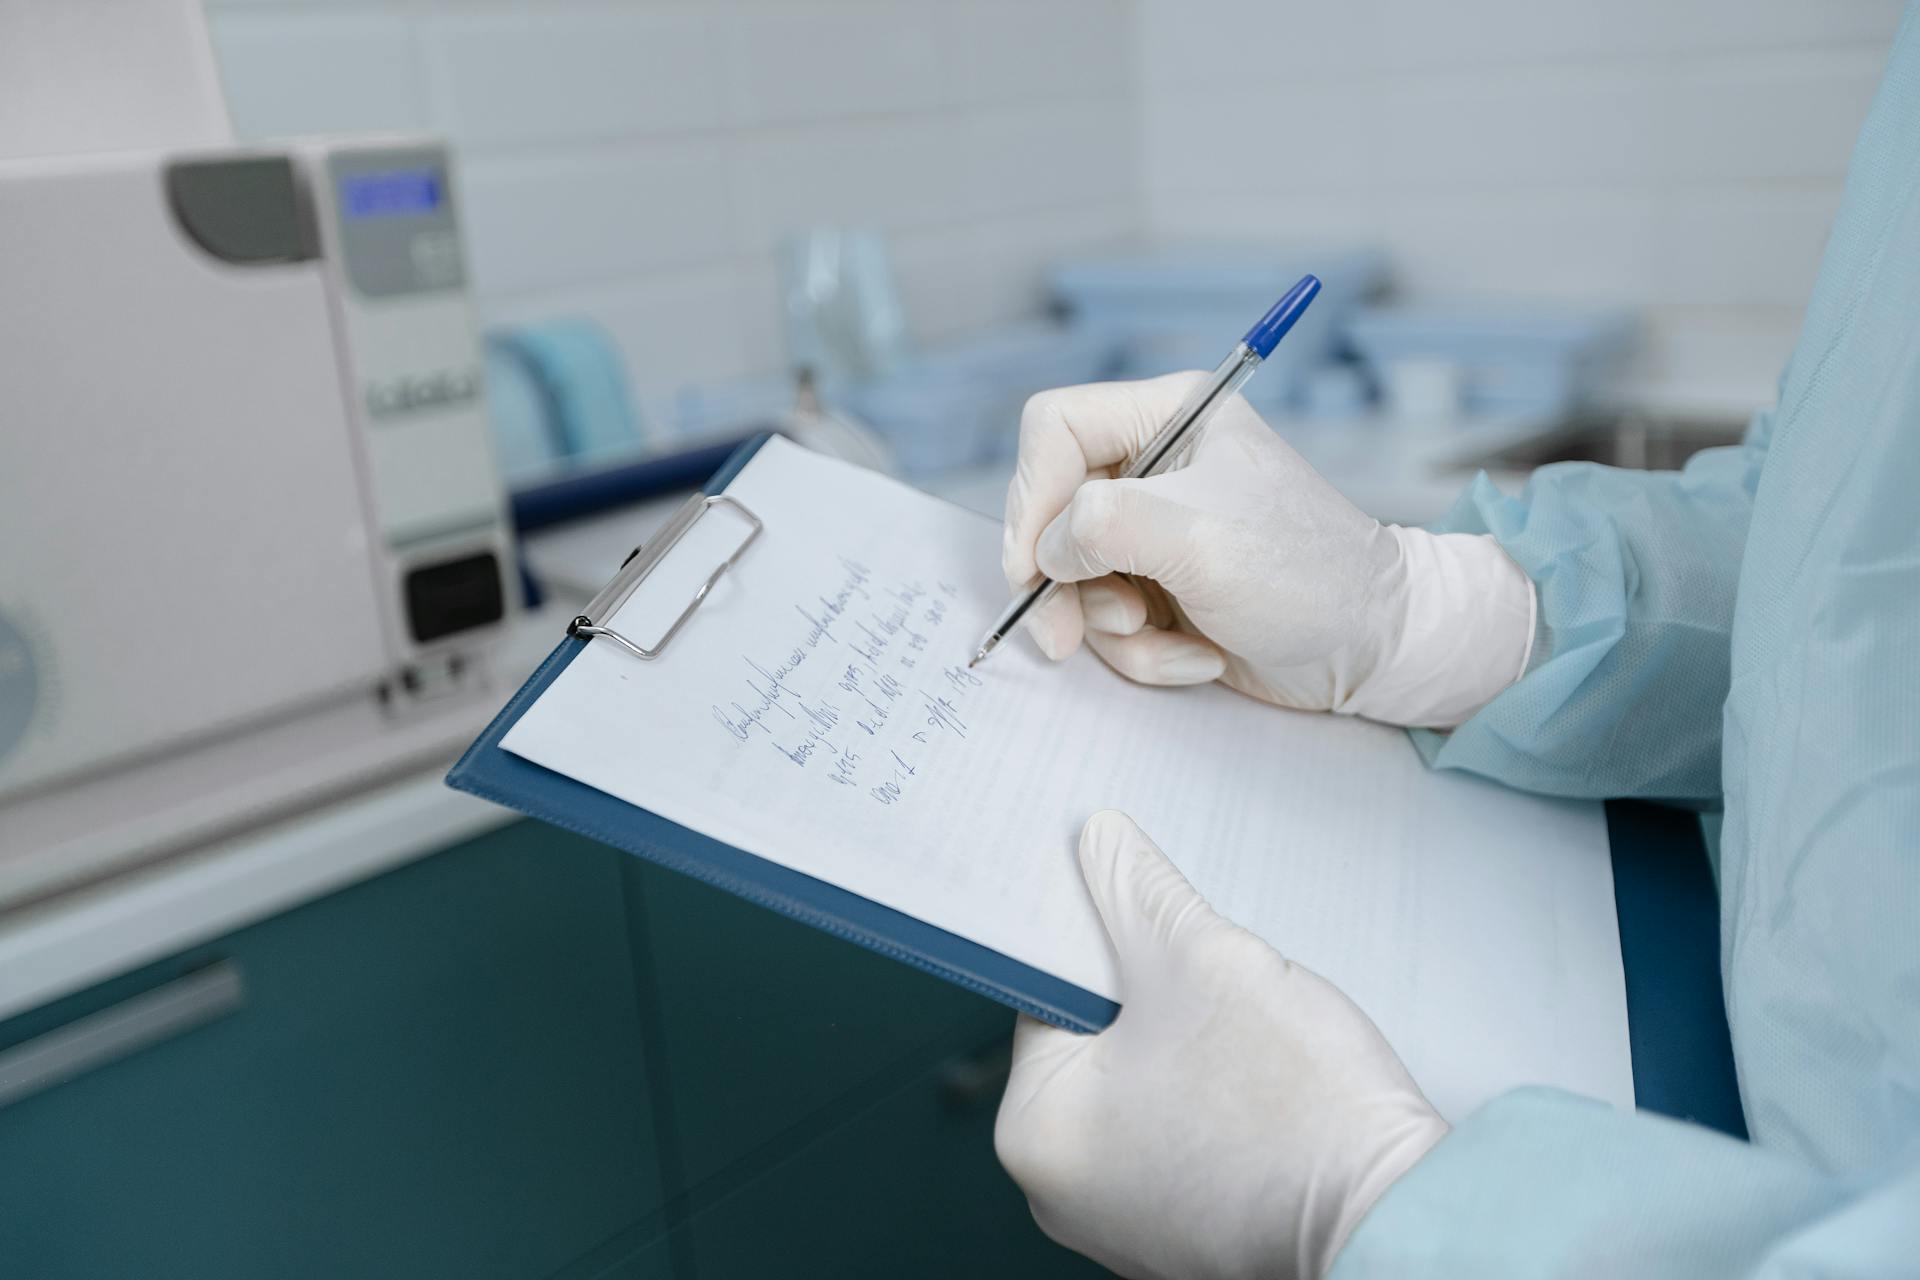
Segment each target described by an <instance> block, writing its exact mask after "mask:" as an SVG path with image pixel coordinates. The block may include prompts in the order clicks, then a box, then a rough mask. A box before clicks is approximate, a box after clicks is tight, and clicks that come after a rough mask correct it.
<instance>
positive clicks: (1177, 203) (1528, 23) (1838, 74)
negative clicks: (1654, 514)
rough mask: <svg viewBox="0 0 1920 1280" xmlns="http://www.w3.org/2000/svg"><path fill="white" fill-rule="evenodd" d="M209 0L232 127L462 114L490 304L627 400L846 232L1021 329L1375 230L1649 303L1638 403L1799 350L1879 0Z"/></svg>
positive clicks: (682, 363) (733, 326)
mask: <svg viewBox="0 0 1920 1280" xmlns="http://www.w3.org/2000/svg"><path fill="white" fill-rule="evenodd" d="M208 3H209V6H210V14H211V17H212V21H213V29H214V34H215V40H216V47H217V50H218V53H219V55H220V59H221V65H222V69H223V74H224V76H225V79H226V82H227V87H228V92H229V95H230V97H231V99H232V107H233V114H234V119H235V122H236V126H237V127H238V128H239V129H240V130H241V131H242V132H243V133H245V134H247V135H249V136H255V137H259V136H268V135H273V134H280V133H290V132H316V131H328V130H360V129H384V128H425V129H433V130H438V131H441V132H444V133H446V134H448V135H450V136H451V137H452V138H453V139H454V141H455V142H456V144H457V145H458V148H459V153H460V156H461V160H462V172H463V179H462V185H463V189H464V195H465V198H466V210H467V216H468V219H469V226H470V237H471V240H472V246H473V253H474V259H475V261H474V276H475V281H476V287H477V290H478V292H479V295H480V299H481V303H482V306H483V308H484V309H485V311H486V312H487V314H488V315H490V316H497V317H503V318H504V317H515V318H531V317H536V316H539V315H543V314H559V313H563V312H574V313H577V312H580V311H587V312H590V313H592V314H595V315H598V316H600V317H601V318H603V319H604V320H605V321H606V323H607V324H608V325H609V326H610V327H611V328H613V330H614V331H615V332H616V333H617V334H618V335H619V336H620V339H621V341H622V344H623V346H624V348H625V350H626V352H627V354H628V357H629V360H630V363H631V365H632V367H633V370H634V374H635V378H636V381H638V382H639V383H640V384H641V386H642V389H643V391H644V392H646V393H647V395H648V397H649V398H650V399H657V398H660V397H663V396H664V395H666V394H670V393H671V391H672V389H673V388H674V387H676V386H677V385H678V384H679V383H680V382H682V381H685V380H688V379H691V378H696V377H697V378H715V377H728V376H733V375H736V374H737V375H751V374H757V373H761V372H767V371H771V370H773V369H777V368H778V367H779V365H780V361H781V353H780V348H781V343H780V337H779V326H778V288H777V265H776V264H777V259H776V253H777V249H778V246H779V244H780V242H781V240H782V238H783V237H784V236H786V235H787V234H788V233H790V232H791V231H793V230H795V229H798V228H800V227H803V226H806V225H809V224H813V223H818V222H848V223H857V224H861V225H867V226H876V227H879V228H880V229H882V230H883V231H885V232H886V233H887V234H888V235H889V237H890V239H891V241H892V243H893V246H894V252H895V268H896V272H897V275H898V277H899V281H900V285H901V288H902V290H903V292H904V293H905V295H906V298H907V301H908V305H909V308H910V313H911V314H910V322H911V324H912V326H913V328H914V330H915V332H916V333H917V334H918V335H920V336H921V337H922V338H923V339H925V340H938V339H941V338H945V337H951V336H955V335H959V334H964V333H966V332H968V331H971V330H975V329H979V328H981V327H984V326H987V325H991V324H994V323H997V322H1001V321H1004V320H1007V319H1010V318H1014V317H1017V316H1021V315H1025V314H1029V313H1031V312H1032V311H1033V310H1034V308H1035V307H1036V306H1037V305H1038V303H1039V301H1040V297H1039V288H1038V272H1039V268H1040V267H1041V266H1042V265H1043V264H1044V263H1045V262H1046V261H1047V260H1048V259H1049V258H1050V257H1051V256H1054V255H1057V254H1060V253H1065V252H1071V251H1073V250H1076V249H1085V248H1090V247H1096V246H1105V245H1109V244H1114V243H1119V242H1124V241H1128V240H1131V239H1135V238H1139V237H1140V236H1142V235H1150V236H1152V237H1155V238H1160V239H1176V240H1180V239H1220V238H1233V239H1248V238H1261V239H1266V238H1275V237H1290V238H1296V239H1304V240H1320V241H1340V242H1347V241H1351V240H1354V239H1363V240H1370V241H1373V242H1375V243H1379V244H1383V245H1385V246H1386V247H1387V248H1388V249H1389V250H1390V251H1391V252H1392V253H1393V255H1394V258H1395V262H1396V267H1397V275H1398V278H1399V279H1400V280H1401V281H1402V283H1403V284H1404V286H1405V288H1406V289H1407V291H1408V292H1409V293H1411V294H1413V295H1415V296H1419V295H1433V294H1439V293H1458V292H1469V293H1476V294H1483V295H1492V296H1509V297H1541V296H1545V297H1552V298H1572V299H1586V300H1595V301H1603V302H1617V303H1625V304H1629V305H1633V306H1638V307H1642V308H1644V309H1645V310H1646V312H1647V314H1648V316H1649V319H1650V324H1649V330H1650V332H1651V333H1652V335H1653V341H1652V343H1651V345H1650V347H1649V351H1648V355H1647V360H1646V362H1645V368H1644V371H1643V372H1644V373H1645V376H1646V378H1647V379H1648V381H1649V385H1653V386H1655V387H1656V389H1657V390H1660V391H1661V392H1662V393H1663V394H1669V395H1672V396H1675V397H1679V398H1685V397H1686V396H1688V395H1697V396H1701V397H1704V398H1705V399H1707V400H1713V399H1714V398H1715V397H1718V398H1719V399H1720V400H1721V401H1724V402H1725V403H1726V404H1727V405H1729V406H1731V405H1736V404H1739V403H1744V402H1748V401H1753V400H1758V399H1762V398H1764V396H1765V395H1766V394H1767V391H1768V389H1770V388H1771V385H1772V380H1773V376H1774V373H1775V371H1776V368H1777V365H1778V363H1779V362H1780V360H1781V359H1782V358H1783V357H1784V354H1785V352H1786V349H1787V347H1788V345H1789V344H1790V342H1791V339H1792V335H1793V333H1794V331H1795V329H1796V327H1797V324H1798V316H1799V309H1800V307H1801V305H1802V304H1803V302H1804V300H1805V297H1806V294H1807V291H1808V289H1809V287H1810V285H1811V282H1812V278H1813V274H1814V271H1815V269H1816V267H1817V264H1818V261H1819V256H1820V251H1821V246H1822V244H1823V243H1824V240H1825V235H1826V228H1827V226H1828V224H1829V222H1830V221H1831V218H1832V216H1833V212H1834V210H1835V208H1836V207H1837V205H1838V201H1839V193H1840V182H1841V177H1842V175H1843V173H1844V171H1845V166H1846V160H1847V155H1848V152H1849V150H1850V148H1851V145H1852V139H1853V135H1854V132H1855V130H1856V129H1857V128H1858V125H1859V121H1860V119H1861V117H1862V116H1863V115H1864V113H1865V110H1866V107H1867V103H1868V101H1869V99H1870V97H1871V95H1872V92H1873V87H1874V84H1875V82H1876V80H1877V78H1878V75H1879V69H1880V65H1881V61H1882V59H1883V57H1884V54H1885V49H1886V45H1887V43H1888V41H1889V39H1890V37H1891V34H1892V32H1893V29H1894V27H1895V25H1896V23H1897V21H1898V17H1899V13H1900V10H1901V7H1902V6H1901V4H1900V2H1899V0H1684V2H1683V3H1675V2H1674V0H1608V2H1607V3H1597V2H1596V0H1458V2H1457V3H1452V4H1434V3H1432V2H1431V0H1341V2H1340V3H1331V4H1330V3H1326V2H1325V0H703V2H700V3H692V2H675V0H647V2H642V0H208ZM1249 133H1251V136H1253V137H1254V138H1255V139H1256V141H1255V143H1254V146H1253V148H1252V152H1251V154H1243V151H1244V148H1243V145H1242V143H1241V139H1242V138H1243V137H1245V136H1248V135H1249ZM742 309H744V310H745V312H750V313H751V314H743V313H742Z"/></svg>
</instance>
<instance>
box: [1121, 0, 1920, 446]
mask: <svg viewBox="0 0 1920 1280" xmlns="http://www.w3.org/2000/svg"><path fill="white" fill-rule="evenodd" d="M1901 8H1902V5H1901V3H1900V0H1455V2H1453V3H1434V2H1433V0H1342V2H1341V3H1327V2H1326V0H1142V3H1141V9H1140V13H1139V22H1140V28H1139V49H1140V54H1141V79H1142V93H1143V95H1144V97H1143V102H1142V117H1141V118H1142V124H1143V129H1144V144H1143V164H1144V166H1145V184H1146V193H1147V194H1146V199H1147V209H1148V221H1149V225H1150V226H1151V227H1152V229H1153V230H1154V231H1155V232H1156V233H1158V234H1162V235H1170V236H1203V237H1234V236H1270V235H1299V236H1302V237H1309V238H1319V237H1326V238H1345V237H1352V236H1360V237H1364V238H1371V239H1374V240H1376V241H1379V242H1384V243H1385V244H1386V245H1387V246H1388V247H1389V248H1390V249H1391V250H1392V251H1393V252H1394V255H1395V262H1396V266H1397V268H1398V274H1399V278H1400V279H1401V280H1403V281H1404V282H1405V284H1406V285H1407V286H1408V288H1409V290H1410V292H1412V293H1414V294H1416V295H1425V296H1434V295H1448V294H1452V293H1456V292H1462V291H1464V292H1471V293H1475V294H1494V295H1506V296H1518V297H1568V298H1578V299H1593V300H1601V301H1616V302H1621V303H1625V304H1628V305H1631V306H1635V307H1640V308H1644V309H1646V312H1647V318H1648V321H1649V328H1650V337H1651V342H1650V343H1649V345H1648V359H1647V360H1646V361H1645V363H1644V365H1643V368H1642V369H1641V371H1640V377H1641V379H1642V380H1643V385H1644V386H1645V387H1646V388H1647V389H1648V390H1649V391H1651V392H1652V393H1653V394H1656V395H1658V396H1660V397H1662V398H1664V399H1666V400H1668V401H1669V402H1672V403H1675V404H1677V405H1680V406H1687V405H1699V406H1701V407H1708V408H1715V407H1724V408H1725V409H1728V410H1731V409H1735V408H1737V407H1739V406H1741V405H1744V404H1747V403H1749V402H1751V401H1753V400H1756V399H1759V400H1765V399H1768V398H1770V393H1771V390H1772V381H1773V376H1774V374H1775V373H1777V371H1778V369H1779V366H1780V364H1781V362H1782V360H1783V359H1784V358H1785V355H1786V354H1787V351H1788V350H1789V348H1790V346H1791V342H1792V337H1793V334H1794V333H1795V331H1796V330H1797V328H1798V323H1799V315H1800V311H1801V308H1802V307H1803V305H1804V303H1805V301H1806V298H1807V295H1808V292H1809V290H1810V289H1811V287H1812V284H1813V277H1814V272H1815V268H1816V267H1817V265H1818V262H1819V257H1820V252H1821V249H1822V246H1823V245H1824V243H1825V239H1826V232H1827V228H1828V226H1829V225H1830V224H1831V222H1832V219H1833V214H1834V211H1835V209H1836V208H1837V207H1838V205H1839V200H1840V186H1841V178H1842V176H1843V174H1844V172H1845V168H1846V163H1847V157H1848V154H1849V152H1850V151H1851V149H1852V146H1853V138H1854V135H1855V133H1856V132H1857V131H1858V129H1859V126H1860V121H1861V119H1862V118H1863V117H1864V116H1865V114H1866V109H1867V105H1868V103H1869V101H1870V99H1871V97H1872V94H1873V88H1874V85H1875V83H1876V81H1877V80H1878V78H1879V74H1880V68H1881V65H1882V63H1883V62H1884V61H1885V57H1886V50H1887V46H1888V44H1889V43H1890V41H1891V39H1892V35H1893V31H1894V29H1895V27H1896V26H1897V25H1898V22H1899V16H1900V11H1901ZM1222 33H1231V38H1223V35H1222ZM1223 121H1225V122H1242V123H1245V124H1246V125H1247V126H1249V129H1250V132H1251V133H1252V134H1253V135H1254V136H1255V137H1256V138H1257V141H1255V142H1254V143H1253V151H1254V156H1253V158H1252V159H1250V160H1244V161H1243V160H1240V159H1238V158H1237V154H1236V152H1237V139H1236V137H1235V135H1234V134H1233V133H1232V132H1231V131H1229V130H1227V129H1223V128H1222V124H1221V122H1223Z"/></svg>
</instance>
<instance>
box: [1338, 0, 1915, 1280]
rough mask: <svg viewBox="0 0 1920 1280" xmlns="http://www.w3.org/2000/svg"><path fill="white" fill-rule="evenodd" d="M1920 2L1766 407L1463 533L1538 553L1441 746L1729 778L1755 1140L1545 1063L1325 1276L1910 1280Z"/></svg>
mask: <svg viewBox="0 0 1920 1280" xmlns="http://www.w3.org/2000/svg"><path fill="white" fill-rule="evenodd" d="M1917 11H1920V5H1915V6H1910V7H1909V9H1908V11H1907V14H1906V19H1905V21H1904V22H1903V23H1902V26H1901V30H1900V33H1899V35H1898V36H1897V37H1896V39H1895V43H1894V47H1893V51H1892V54H1891V56H1890V61H1889V64H1888V67H1887V70H1886V74H1885V77H1884V79H1883V81H1882V84H1881V87H1880V91H1879V94H1878V96H1877V97H1876V99H1875V101H1874V104H1873V107H1872V110H1871V112H1870V114H1869V116H1868V118H1867V122H1866V124H1865V127H1864V129H1863V131H1862V133H1861V135H1860V139H1859V142H1858V143H1857V145H1856V148H1855V151H1854V155H1853V162H1852V166H1851V169H1850V171H1849V175H1848V179H1847V186H1846V194H1845V197H1844V199H1843V202H1842V207H1841V211H1840V214H1839V218H1838V220H1837V222H1836V224H1835V226H1834V229H1833V233H1832V236H1831V239H1830V240H1829V242H1828V245H1827V250H1826V256H1825V259H1824V261H1823V263H1822V265H1821V269H1820V275H1819V280H1818V283H1817V284H1816V286H1815V290H1814V295H1813V298H1812V300H1811V302H1810V304H1809V306H1808V310H1807V314H1806V319H1805V324H1804V327H1803V329H1802V333H1801V337H1800V341H1799V344H1798V346H1797V347H1796V348H1795V350H1794V353H1793V356H1792V358H1791V360H1790V362H1789V364H1788V366H1787V369H1786V372H1785V374H1784V376H1783V377H1782V380H1781V385H1780V396H1779V401H1778V404H1777V406H1776V407H1775V408H1774V410H1773V411H1771V412H1770V413H1768V414H1765V415H1762V417H1761V418H1760V419H1758V420H1757V421H1756V422H1755V423H1754V424H1753V426H1752V427H1751V428H1750V429H1749V431H1748V433H1747V437H1746V440H1745V442H1744V444H1743V445H1741V446H1740V447H1738V448H1734V449H1725V450H1716V451H1713V452H1711V453H1708V454H1704V455H1702V456H1700V457H1697V458H1696V459H1695V460H1694V461H1693V462H1692V464H1691V465H1689V466H1688V467H1687V468H1686V470H1685V471H1683V472H1680V473H1677V474H1676V473H1661V474H1647V473H1630V472H1622V471H1615V470H1610V469H1607V468H1603V467H1595V466H1589V465H1566V466H1557V467H1551V468H1546V469H1544V470H1542V471H1540V472H1538V473H1536V475H1535V476H1534V478H1533V480H1532V483H1530V484H1529V485H1528V486H1527V489H1526V492H1525V493H1524V494H1523V495H1522V496H1521V497H1519V498H1517V499H1515V498H1509V497H1505V496H1503V495H1501V494H1500V493H1499V492H1498V491H1497V490H1495V489H1494V488H1493V487H1492V486H1491V485H1489V484H1488V483H1486V482H1485V480H1484V478H1483V479H1482V480H1481V481H1479V482H1477V483H1476V485H1475V486H1474V487H1473V488H1472V489H1471V490H1470V491H1469V492H1468V493H1467V494H1466V495H1465V496H1464V497H1463V498H1462V500H1461V502H1460V504H1459V505H1458V506H1457V507H1456V509H1455V511H1454V512H1453V514H1452V515H1451V516H1450V517H1449V520H1448V523H1449V526H1450V527H1452V528H1455V529H1461V530H1469V531H1474V532H1487V533H1491V534H1493V535H1494V536H1495V537H1496V538H1498V539H1499V540H1500V542H1501V544H1502V545H1503V546H1504V547H1505V548H1506V550H1507V552H1508V553H1509V554H1510V555H1511V556H1512V557H1513V558H1514V559H1515V560H1516V561H1517V562H1518V563H1519V564H1520V565H1521V567H1522V568H1524V569H1525V570H1526V571H1527V573H1528V575H1529V576H1530V577H1531V578H1532V579H1533V581H1534V583H1535V585H1536V588H1537V591H1538V595H1539V602H1540V617H1541V626H1540V633H1539V635H1538V636H1537V638H1536V656H1535V659H1534V661H1533V662H1532V664H1531V666H1530V669H1529V671H1528V673H1527V674H1526V676H1525V677H1524V678H1523V679H1522V680H1521V681H1520V682H1519V683H1517V684H1516V685H1514V686H1513V687H1512V688H1511V689H1509V690H1508V691H1507V692H1505V693H1504V694H1502V695H1501V696H1500V697H1499V698H1497V699H1496V700H1495V701H1494V702H1493V703H1491V704H1490V705H1489V706H1487V707H1486V708H1485V709H1484V710H1483V711H1481V712H1480V714H1478V715H1477V716H1475V717H1474V718H1473V719H1472V720H1470V721H1468V722H1467V723H1466V724H1465V725H1463V726H1461V727H1460V728H1459V729H1458V730H1456V731H1455V732H1453V733H1452V734H1450V735H1446V736H1444V737H1442V736H1439V735H1417V738H1418V740H1419V741H1420V744H1421V748H1422V750H1423V751H1425V752H1426V753H1427V755H1428V756H1429V758H1430V759H1431V760H1432V761H1433V762H1434V763H1435V764H1436V765H1438V766H1441V767H1451V768H1459V769H1467V770H1472V771H1474V772H1476V773H1481V774H1485V775H1487V776H1490V777H1493V778H1497V779H1500V780H1502V781H1504V782H1507V783H1509V784H1511V785H1513V786H1516V787H1521V788H1525V789H1528V790H1533V791H1540V792H1547V793H1552V794H1557V795H1571V796H1592V797H1608V796H1644V797H1652V798H1661V799H1667V800H1673V801H1679V802H1684V803H1692V804H1696V805H1700V806H1703V807H1705V806H1712V805H1714V804H1716V803H1722V802H1723V803H1724V806H1725V820H1724V827H1723V830H1722V835H1721V851H1720V862H1719V886H1720V929H1721V948H1722V956H1721V959H1722V971H1723V974H1724V978H1725V983H1726V995H1727V1014H1728V1022H1729V1024H1730V1026H1731V1029H1732V1032H1733V1045H1734V1054H1735V1058H1736V1062H1737V1070H1738V1076H1739V1083H1740V1094H1741V1101H1742V1103H1743V1105H1744V1107H1745V1111H1746V1117H1747V1124H1748V1128H1749V1130H1750V1132H1751V1133H1752V1135H1753V1138H1752V1142H1751V1143H1750V1144H1749V1143H1743V1142H1739V1141H1737V1140H1735V1139H1732V1138H1727V1137H1724V1136H1721V1135H1718V1134H1716V1133H1713V1132H1710V1131H1708V1130H1705V1129H1702V1128H1699V1127H1697V1126H1693V1125H1688V1124H1683V1123H1680V1122H1677V1121H1672V1120H1666V1119H1662V1118H1659V1117H1655V1116H1651V1115H1646V1114H1625V1113H1620V1112H1617V1111H1614V1110H1612V1109H1611V1108H1609V1107H1606V1106H1603V1105H1600V1104H1598V1103H1595V1102H1591V1101H1587V1100H1584V1099H1581V1098H1577V1097H1574V1096H1572V1095H1569V1094H1563V1093H1558V1092H1555V1091H1552V1090H1545V1089H1528V1090H1521V1091H1518V1092H1515V1093H1512V1094H1508V1095H1506V1096H1505V1097H1502V1098H1500V1099H1497V1100H1496V1101H1494V1102H1492V1103H1490V1104H1488V1105H1487V1106H1485V1107H1483V1108H1481V1109H1480V1110H1479V1111H1478V1112H1476V1113H1474V1114H1473V1115H1471V1116H1470V1117H1468V1118H1467V1119H1466V1120H1465V1121H1464V1122H1463V1123H1462V1124H1461V1125H1460V1126H1459V1127H1458V1128H1457V1129H1456V1130H1455V1131H1454V1132H1453V1133H1452V1134H1451V1135H1450V1136H1448V1137H1447V1138H1445V1139H1444V1140H1443V1141H1442V1142H1441V1143H1440V1145H1439V1146H1437V1147H1436V1148H1435V1149H1434V1150H1433V1151H1432V1152H1431V1153H1430V1154H1429V1155H1428V1156H1427V1157H1426V1158H1425V1159H1424V1160H1422V1161H1421V1162H1420V1163H1419V1164H1418V1165H1416V1166H1415V1167H1414V1169H1413V1170H1412V1171H1411V1172H1409V1173H1408V1174H1407V1176H1405V1177H1404V1178H1402V1179H1401V1180H1400V1182H1399V1183H1397V1184H1396V1185H1395V1186H1393V1187H1392V1188H1391V1189H1390V1190H1389V1191H1388V1192H1387V1194H1386V1195H1385V1196H1383V1197H1382V1198H1381V1200H1380V1201H1379V1203H1378V1204H1377V1205H1375V1207H1374V1209H1373V1210H1372V1212H1371V1213H1369V1214H1368V1216H1367V1217H1366V1218H1365V1219H1364V1220H1363V1221H1362V1223H1361V1224H1360V1226H1359V1228H1358V1229H1357V1230H1356V1231H1355V1233H1354V1235H1353V1238H1352V1239H1351V1241H1350V1242H1349V1243H1348V1245H1347V1247H1346V1249H1345V1250H1344V1251H1343V1252H1342V1254H1341V1255H1340V1258H1339V1259H1338V1261H1337V1264H1336V1266H1335V1269H1334V1274H1335V1275H1336V1276H1342V1277H1353V1276H1372V1275H1409V1274H1419V1275H1425V1274H1445V1275H1474V1276H1488V1275H1513V1274H1526V1275H1534V1274H1574V1275H1605V1276H1612V1275H1686V1276H1694V1275H1758V1276H1785V1275H1796V1276H1797V1275H1814V1274H1819V1275H1827V1274H1844V1275H1874V1276H1880V1275H1886V1276H1892V1275H1904V1276H1917V1275H1920V17H1916V12H1917Z"/></svg>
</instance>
